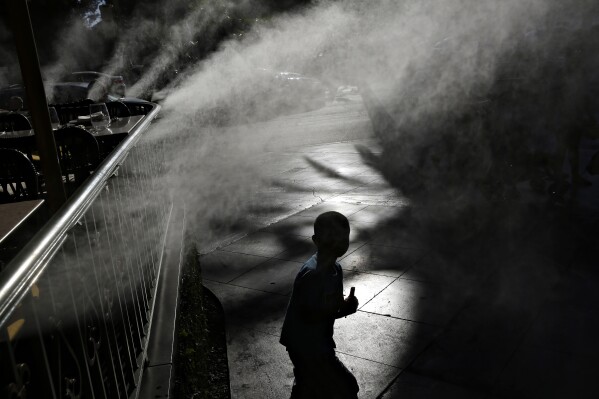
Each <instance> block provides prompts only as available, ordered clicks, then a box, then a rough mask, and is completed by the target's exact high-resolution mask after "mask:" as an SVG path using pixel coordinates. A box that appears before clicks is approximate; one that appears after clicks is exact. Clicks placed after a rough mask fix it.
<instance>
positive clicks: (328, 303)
mask: <svg viewBox="0 0 599 399" xmlns="http://www.w3.org/2000/svg"><path fill="white" fill-rule="evenodd" d="M296 294H297V295H298V304H299V308H300V314H301V316H302V318H303V319H304V320H305V321H307V322H309V323H318V322H320V321H323V320H327V319H330V318H331V317H335V318H337V314H338V313H339V309H340V308H341V307H342V305H343V303H344V302H343V296H341V295H340V297H339V298H331V297H326V296H325V295H323V292H322V281H321V279H320V276H319V275H318V274H317V273H308V274H306V275H305V276H303V277H302V281H301V283H300V284H299V285H298V286H297V292H296Z"/></svg>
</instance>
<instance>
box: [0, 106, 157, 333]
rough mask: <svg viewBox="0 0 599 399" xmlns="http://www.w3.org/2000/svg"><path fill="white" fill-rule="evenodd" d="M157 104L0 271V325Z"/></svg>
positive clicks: (154, 112) (134, 140)
mask: <svg viewBox="0 0 599 399" xmlns="http://www.w3.org/2000/svg"><path fill="white" fill-rule="evenodd" d="M160 108H161V107H160V105H158V104H154V108H152V110H151V111H150V112H149V113H148V114H147V115H146V116H145V117H144V118H143V119H142V121H141V122H140V124H139V125H137V126H136V127H135V128H134V129H133V131H132V132H131V133H130V134H129V135H128V136H127V138H126V139H125V140H123V141H122V142H121V143H120V144H119V145H118V146H117V147H116V148H115V150H114V151H113V152H112V153H111V154H110V155H109V156H108V157H107V158H106V159H104V161H103V162H102V163H101V164H100V165H99V166H98V168H97V169H96V170H95V171H94V173H93V174H92V175H91V176H90V177H89V179H88V180H87V181H86V182H85V183H83V185H82V186H81V187H80V188H79V189H77V191H76V192H75V193H74V194H73V196H72V197H71V198H69V199H68V200H67V202H66V203H65V204H64V205H63V206H62V207H61V208H60V209H59V210H58V211H57V212H56V213H55V214H54V215H53V216H52V217H51V218H50V220H49V221H48V222H47V223H46V224H45V225H44V226H43V227H42V228H41V229H40V231H39V232H37V233H36V234H35V236H33V238H32V239H31V240H30V241H29V242H28V243H27V245H25V247H23V249H22V250H21V251H20V252H19V253H18V254H17V255H16V256H15V257H14V259H13V260H12V261H11V262H10V263H9V264H8V265H7V266H6V268H5V269H4V270H3V271H2V273H0V326H1V325H3V324H4V323H6V321H7V320H8V318H9V317H10V315H11V313H12V309H14V307H15V306H16V305H17V304H18V303H19V302H20V301H21V300H22V299H23V297H24V296H25V295H26V294H27V291H28V290H29V288H30V287H31V286H32V284H33V283H35V281H36V280H37V278H38V277H39V276H40V275H41V273H42V272H43V271H44V270H45V269H46V266H47V265H48V260H49V259H52V257H53V256H54V254H55V253H56V251H57V250H58V249H59V248H60V246H61V244H62V243H63V242H64V240H65V238H66V235H67V232H68V231H69V230H70V229H71V228H72V227H73V226H74V225H75V224H76V223H77V221H79V220H80V219H81V217H83V215H84V213H85V212H86V211H87V210H88V209H89V207H90V206H91V204H92V203H93V201H94V200H95V199H96V197H98V195H100V193H101V191H102V189H103V188H104V187H105V185H106V183H107V182H108V179H109V178H110V177H111V176H112V174H113V173H114V172H115V170H116V169H117V168H118V167H119V166H120V165H121V164H122V162H123V160H124V159H125V158H126V157H127V154H128V153H129V150H130V149H131V148H132V147H133V146H134V145H135V144H136V143H137V142H138V141H139V139H140V138H141V135H142V132H144V131H145V130H146V129H147V128H148V126H149V125H150V123H152V121H153V120H154V118H156V116H157V115H158V113H159V112H160Z"/></svg>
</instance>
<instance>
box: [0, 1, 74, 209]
mask: <svg viewBox="0 0 599 399" xmlns="http://www.w3.org/2000/svg"><path fill="white" fill-rule="evenodd" d="M5 3H6V8H7V11H8V15H9V20H10V21H11V28H12V33H13V35H14V38H15V44H16V46H17V54H18V56H19V65H20V67H21V75H22V76H23V83H24V84H25V93H26V94H27V103H28V105H29V111H30V113H31V119H32V122H33V129H34V132H35V140H36V144H37V148H38V151H39V155H40V163H41V165H42V172H43V173H44V181H45V182H46V191H47V197H46V201H47V204H48V208H49V210H50V214H53V213H54V212H56V211H57V210H58V208H60V207H61V206H62V204H64V202H65V201H66V198H67V197H66V194H65V191H64V187H63V184H62V173H61V171H60V164H59V163H58V154H57V151H56V143H55V142H54V134H53V133H52V125H51V124H50V114H49V112H48V102H47V100H46V92H45V90H44V82H43V80H42V73H41V71H40V65H39V60H38V56H37V48H36V46H35V38H34V37H33V29H32V28H31V20H30V18H29V9H28V7H27V0H9V1H6V2H5Z"/></svg>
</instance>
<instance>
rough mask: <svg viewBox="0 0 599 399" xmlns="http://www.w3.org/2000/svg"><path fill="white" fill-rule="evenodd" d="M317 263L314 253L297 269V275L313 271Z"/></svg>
mask: <svg viewBox="0 0 599 399" xmlns="http://www.w3.org/2000/svg"><path fill="white" fill-rule="evenodd" d="M317 264H318V262H317V261H316V254H314V255H312V257H311V258H310V259H308V260H307V261H306V262H304V264H303V265H302V267H301V268H300V270H299V273H298V275H300V276H303V275H306V274H310V273H313V272H315V271H316V266H317Z"/></svg>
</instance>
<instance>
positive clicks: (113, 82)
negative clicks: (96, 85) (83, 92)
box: [65, 71, 127, 97]
mask: <svg viewBox="0 0 599 399" xmlns="http://www.w3.org/2000/svg"><path fill="white" fill-rule="evenodd" d="M65 80H67V81H69V82H84V83H90V82H94V81H96V80H100V81H102V82H103V83H104V84H105V85H106V86H107V87H108V88H109V90H108V92H109V93H110V94H113V95H114V94H116V95H118V96H119V97H125V95H126V91H127V86H126V85H125V79H123V77H122V76H112V75H108V74H105V73H102V72H94V71H81V72H73V73H71V74H70V75H68V76H67V77H66V78H65Z"/></svg>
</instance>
